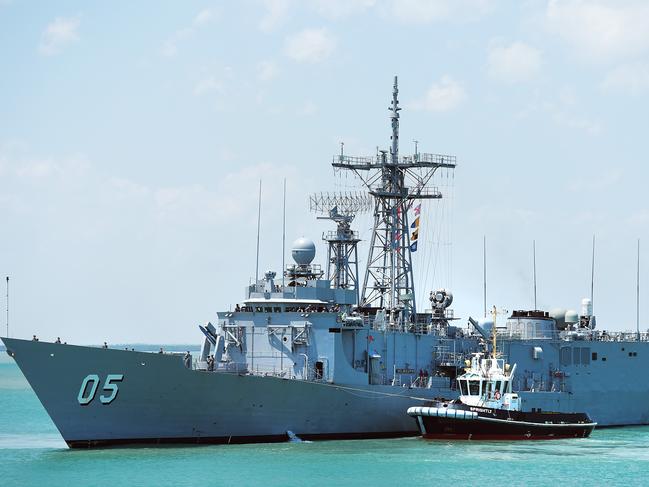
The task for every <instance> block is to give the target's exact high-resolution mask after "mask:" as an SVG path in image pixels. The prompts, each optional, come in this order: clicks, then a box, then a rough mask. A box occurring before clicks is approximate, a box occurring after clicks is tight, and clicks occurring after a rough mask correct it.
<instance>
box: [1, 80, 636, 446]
mask: <svg viewBox="0 0 649 487" xmlns="http://www.w3.org/2000/svg"><path fill="white" fill-rule="evenodd" d="M389 109H390V118H391V124H392V137H391V146H390V148H389V150H386V151H378V153H377V155H376V156H372V157H354V156H349V155H345V154H344V153H342V152H341V154H339V155H336V156H334V158H333V162H332V165H333V167H334V168H335V169H337V170H340V171H350V172H352V173H354V174H355V175H356V176H358V179H359V181H360V182H361V183H362V184H363V185H364V187H365V189H366V192H365V193H364V194H333V195H332V194H320V195H314V196H312V197H311V206H312V208H313V209H314V210H316V211H319V212H320V213H321V214H322V215H323V216H322V217H321V218H326V219H329V220H331V221H332V222H333V223H334V224H335V226H336V228H335V230H332V231H331V232H328V233H326V234H325V235H324V236H323V237H324V240H325V241H326V243H327V248H328V251H327V265H326V266H325V268H324V270H323V269H322V268H321V267H320V266H319V265H317V264H315V263H314V258H315V244H314V243H313V242H312V241H310V240H308V239H304V238H302V239H298V240H297V241H296V242H295V243H294V245H293V249H292V256H293V259H294V261H295V262H294V263H293V264H291V265H289V266H287V267H286V268H285V269H283V270H282V272H281V273H280V275H279V276H278V275H277V273H276V272H274V271H267V272H265V273H264V275H263V277H261V278H259V279H256V280H255V282H253V283H252V284H250V285H248V286H247V287H245V289H244V296H243V299H242V301H241V302H240V303H238V304H237V305H236V306H235V307H234V309H230V310H227V311H222V312H219V313H217V316H216V319H214V320H213V321H214V322H213V323H211V322H209V323H207V324H205V325H204V326H201V327H200V329H201V332H202V333H203V344H202V349H201V353H200V356H198V357H197V358H195V359H192V358H191V357H187V356H185V357H183V355H182V354H180V355H177V354H169V353H144V352H137V351H128V350H117V349H110V348H96V347H87V346H74V345H67V344H60V343H46V342H43V341H32V340H19V339H15V338H3V341H4V343H5V344H6V346H7V352H8V353H9V354H10V355H11V356H12V357H13V358H14V359H15V360H16V362H17V364H18V366H19V367H20V369H21V370H22V372H23V374H24V375H25V377H26V378H27V380H28V381H29V383H30V385H31V387H32V388H33V390H34V391H35V393H36V394H37V396H38V398H39V399H40V401H41V402H42V404H43V406H44V407H45V409H46V411H47V412H48V414H49V415H50V417H51V418H52V420H53V422H54V424H55V425H56V427H57V428H58V429H59V431H60V433H61V435H62V436H63V438H64V439H65V441H66V442H67V444H68V445H69V446H70V447H92V446H101V445H113V444H133V443H241V442H261V441H285V440H286V439H288V438H289V437H291V436H292V435H294V434H295V435H298V436H299V437H301V438H304V439H332V438H341V439H342V438H378V437H395V436H406V435H415V434H418V431H417V427H416V425H415V424H414V422H413V421H412V419H411V418H410V417H409V416H408V415H407V414H406V410H407V409H408V408H409V407H411V406H413V404H415V405H416V404H417V403H418V402H419V403H421V404H425V403H426V401H430V400H432V399H434V398H448V399H453V398H455V397H457V396H458V391H457V389H456V385H455V384H456V382H455V377H456V376H457V375H459V374H461V373H462V371H463V367H464V361H465V360H466V359H467V358H468V357H470V356H471V355H472V354H474V353H477V352H479V351H480V350H481V349H482V348H483V345H484V341H485V339H486V337H488V336H489V333H490V330H489V329H488V326H489V323H487V322H484V321H482V322H476V321H474V320H471V322H472V325H470V326H467V327H466V328H464V327H459V326H455V325H454V323H456V322H457V321H454V316H453V313H452V310H451V308H450V306H451V304H452V301H453V295H452V294H451V293H450V291H448V290H445V289H439V290H437V291H435V292H431V293H430V308H429V309H428V310H424V309H420V308H423V306H421V303H417V302H416V299H415V296H416V294H415V288H414V279H413V262H412V252H413V251H414V250H416V246H417V245H418V244H419V242H418V235H417V233H416V232H417V230H418V225H419V218H418V217H419V215H418V212H419V209H420V208H421V207H420V206H419V202H420V201H421V200H423V199H431V200H435V199H440V198H442V194H441V192H440V191H439V190H438V189H436V188H434V187H431V184H430V182H431V180H432V178H433V176H434V175H435V173H436V172H437V171H438V170H440V169H444V170H449V171H452V170H453V169H454V168H455V166H456V158H455V157H454V156H449V155H439V154H426V153H419V152H417V151H415V154H413V155H408V156H401V155H400V154H399V115H400V114H399V111H400V110H401V109H400V107H399V101H398V88H397V80H396V78H395V82H394V89H393V96H392V102H391V105H390V108H389ZM367 210H370V211H372V212H373V213H372V214H373V218H374V224H373V231H372V235H371V238H370V241H369V252H368V261H367V265H366V268H365V272H364V275H363V277H362V280H361V276H360V274H359V269H358V249H357V247H358V244H359V241H360V238H359V236H358V233H357V232H356V231H355V230H353V227H352V225H353V220H354V216H355V214H357V213H358V212H362V211H367ZM361 282H362V284H361ZM496 332H497V339H498V340H499V349H500V350H502V351H503V353H504V354H505V356H506V357H507V360H508V362H509V363H517V364H518V371H519V372H518V374H517V377H516V379H514V381H513V383H512V387H513V390H514V391H516V392H517V394H518V396H519V398H520V401H521V409H522V410H530V411H531V410H537V409H538V410H543V411H562V412H574V411H586V412H588V414H589V415H590V417H591V418H592V419H593V420H594V421H597V422H598V423H599V425H615V424H620V425H621V424H646V423H649V379H647V376H646V374H645V373H644V369H645V367H644V365H645V364H647V363H649V345H648V343H647V341H646V338H647V337H646V336H645V335H642V336H641V335H640V334H637V335H633V336H624V335H621V334H610V333H609V334H607V333H605V332H599V331H595V328H594V317H593V316H592V309H591V308H589V307H588V305H587V303H586V305H585V308H584V310H582V313H581V314H580V315H577V314H576V313H565V312H563V313H558V314H557V313H555V314H554V315H553V316H550V315H549V314H548V313H545V312H542V311H517V312H514V313H512V315H511V317H510V318H509V319H508V321H507V323H506V326H504V327H502V328H498V329H497V330H496ZM622 372H624V373H622ZM622 376H623V377H624V380H620V377H622Z"/></svg>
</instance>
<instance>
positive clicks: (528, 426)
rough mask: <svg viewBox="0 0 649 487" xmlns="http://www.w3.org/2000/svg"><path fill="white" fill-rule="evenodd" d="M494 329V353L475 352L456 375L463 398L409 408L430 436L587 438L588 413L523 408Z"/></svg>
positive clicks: (590, 425) (590, 427)
mask: <svg viewBox="0 0 649 487" xmlns="http://www.w3.org/2000/svg"><path fill="white" fill-rule="evenodd" d="M493 315H494V325H493V327H492V329H491V342H492V344H491V354H488V353H487V352H486V351H485V352H478V353H474V354H473V356H472V358H471V360H470V361H469V360H467V361H466V362H467V363H466V365H467V368H466V369H465V373H464V374H462V375H460V376H459V377H457V383H458V389H459V391H460V397H459V398H458V399H455V400H452V401H448V400H435V401H432V402H429V403H427V404H426V405H425V406H417V407H411V408H409V409H408V415H409V416H412V417H414V418H415V419H416V420H417V424H418V426H419V430H420V432H421V434H422V436H423V437H424V438H428V439H458V440H471V439H475V440H550V439H560V438H586V437H588V436H590V434H591V432H592V431H593V429H594V428H595V426H597V423H595V422H593V421H592V420H591V419H590V417H589V416H588V414H586V413H560V412H550V411H542V410H541V409H540V408H532V411H521V402H520V398H519V396H518V394H516V393H515V392H512V379H513V377H514V372H515V370H516V364H514V366H513V367H510V365H509V364H506V363H505V361H504V360H503V359H502V358H499V354H498V352H497V351H496V326H495V315H496V310H495V307H494V311H493Z"/></svg>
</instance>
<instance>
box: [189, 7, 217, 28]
mask: <svg viewBox="0 0 649 487" xmlns="http://www.w3.org/2000/svg"><path fill="white" fill-rule="evenodd" d="M214 17H215V12H214V10H212V9H211V8H206V9H203V10H201V11H200V12H198V14H196V17H194V25H197V26H198V25H205V24H208V23H209V22H211V21H212V20H214Z"/></svg>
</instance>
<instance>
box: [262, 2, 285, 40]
mask: <svg viewBox="0 0 649 487" xmlns="http://www.w3.org/2000/svg"><path fill="white" fill-rule="evenodd" d="M263 4H264V7H265V9H266V13H265V15H264V17H263V18H262V19H261V20H260V21H259V28H260V29H261V30H262V31H264V32H270V31H272V30H274V29H275V28H276V27H277V26H278V25H279V24H281V23H282V22H283V21H284V20H285V18H286V16H287V14H288V11H289V7H290V1H289V0H264V1H263Z"/></svg>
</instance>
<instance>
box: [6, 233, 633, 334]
mask: <svg viewBox="0 0 649 487" xmlns="http://www.w3.org/2000/svg"><path fill="white" fill-rule="evenodd" d="M638 245H640V244H638ZM7 338H9V276H7Z"/></svg>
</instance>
